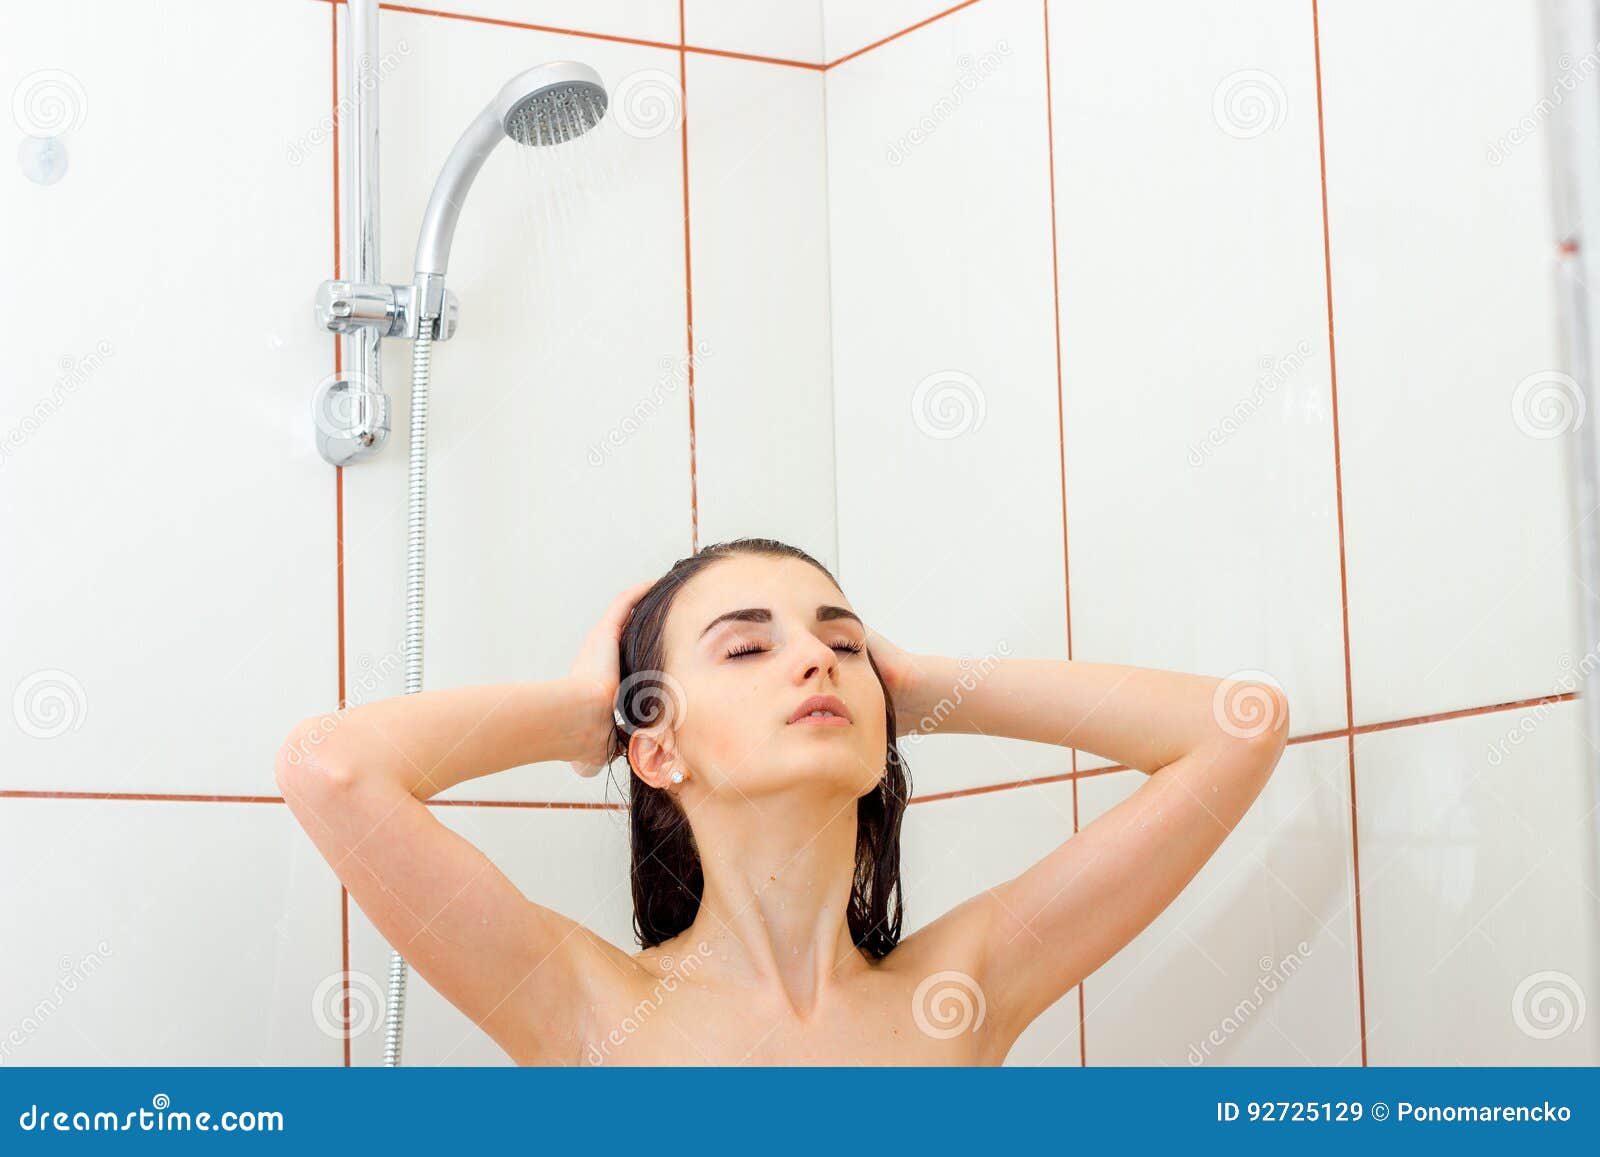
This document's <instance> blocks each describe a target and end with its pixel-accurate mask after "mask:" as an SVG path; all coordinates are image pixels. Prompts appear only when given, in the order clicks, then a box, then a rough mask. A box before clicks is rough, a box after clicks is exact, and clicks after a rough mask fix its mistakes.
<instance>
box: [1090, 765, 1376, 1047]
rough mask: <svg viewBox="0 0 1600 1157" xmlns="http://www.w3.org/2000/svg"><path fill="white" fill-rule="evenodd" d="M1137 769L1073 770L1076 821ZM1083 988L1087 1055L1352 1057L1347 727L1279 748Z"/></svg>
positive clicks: (1097, 811)
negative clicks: (1181, 884) (1185, 871)
mask: <svg viewBox="0 0 1600 1157" xmlns="http://www.w3.org/2000/svg"><path fill="white" fill-rule="evenodd" d="M1146 782H1148V780H1147V778H1146V777H1145V776H1144V775H1143V773H1141V772H1137V771H1116V772H1109V773H1106V774H1103V775H1093V776H1088V777H1086V778H1083V779H1081V780H1080V781H1079V783H1078V822H1079V825H1080V827H1087V826H1088V825H1089V824H1091V823H1092V822H1094V821H1095V820H1096V819H1098V818H1099V817H1100V816H1102V815H1104V814H1105V813H1106V812H1107V811H1109V810H1110V809H1111V808H1112V807H1114V806H1115V805H1116V804H1118V803H1120V802H1121V801H1122V800H1123V799H1126V798H1127V797H1128V796H1129V795H1131V794H1132V793H1133V792H1134V791H1136V790H1137V789H1138V788H1140V787H1142V786H1143V785H1144V784H1145V783H1146ZM1083 992H1084V1036H1085V1038H1086V1042H1087V1054H1088V1061H1089V1063H1090V1064H1092V1065H1359V1064H1360V1063H1361V1026H1360V1021H1359V1017H1358V1015H1357V977H1356V934H1355V889H1354V879H1353V865H1352V856H1351V842H1350V760H1349V756H1348V753H1347V750H1346V744H1345V740H1344V739H1342V738H1340V739H1331V740H1323V741H1320V742H1316V743H1306V744H1295V745H1294V746H1292V747H1289V748H1286V749H1285V751H1284V754H1283V758H1282V759H1281V760H1280V761H1279V763H1278V768H1277V770H1276V771H1275V772H1274V773H1273V776H1272V778H1271V779H1270V780H1268V781H1267V786H1266V788H1265V789H1264V790H1263V791H1262V793H1261V795H1260V796H1259V797H1258V798H1257V799H1256V802H1255V803H1254V804H1253V805H1252V806H1251V808H1250V810H1249V811H1248V812H1247V813H1246V814H1245V817H1244V819H1243V820H1241V821H1240V823H1239V825H1238V827H1236V828H1235V829H1234V830H1233V831H1232V832H1231V833H1230V834H1229V835H1228V837H1227V839H1226V840H1225V841H1224V842H1223V844H1222V847H1221V848H1220V849H1219V850H1218V851H1217V853H1216V854H1215V855H1214V856H1212V858H1211V859H1210V860H1209V861H1207V863H1206V865H1205V866H1204V867H1203V868H1201V869H1200V871H1199V873H1198V874H1197V875H1196V876H1195V878H1194V879H1193V880H1192V881H1190V883H1189V886H1188V887H1187V888H1185V889H1184V891H1183V892H1182V894H1180V895H1179V897H1178V899H1177V900H1175V901H1174V902H1173V903H1172V905H1171V906H1170V907H1169V908H1167V910H1166V911H1165V912H1163V913H1161V915H1159V916H1157V917H1156V919H1155V920H1154V921H1153V922H1152V923H1151V924H1150V926H1149V927H1148V928H1146V929H1145V930H1144V931H1143V932H1142V933H1140V934H1139V935H1138V936H1137V937H1135V938H1134V939H1133V940H1132V941H1131V942H1130V943H1129V944H1128V946H1127V947H1126V948H1124V949H1123V950H1122V951H1121V952H1119V953H1118V954H1117V955H1116V956H1113V957H1112V958H1111V959H1110V960H1108V961H1107V962H1106V963H1105V964H1103V965H1101V966H1100V967H1099V968H1098V969H1096V970H1095V971H1094V972H1093V973H1092V974H1090V975H1089V976H1088V977H1087V978H1086V979H1085V980H1084V982H1083Z"/></svg>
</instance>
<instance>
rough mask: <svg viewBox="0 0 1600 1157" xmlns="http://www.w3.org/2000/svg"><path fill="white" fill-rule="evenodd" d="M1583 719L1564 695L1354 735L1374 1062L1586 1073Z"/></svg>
mask: <svg viewBox="0 0 1600 1157" xmlns="http://www.w3.org/2000/svg"><path fill="white" fill-rule="evenodd" d="M1582 716H1583V708H1582V706H1581V704H1579V703H1578V702H1576V701H1571V700H1569V701H1567V702H1564V703H1558V704H1555V705H1553V706H1552V705H1543V706H1540V707H1535V708H1531V709H1526V710H1520V711H1494V712H1486V713H1484V714H1480V715H1472V716H1467V717H1465V718H1461V719H1452V720H1447V721H1445V722H1441V723H1426V724H1422V725H1420V726H1415V727H1401V728H1394V729H1392V730H1388V731H1378V732H1372V733H1370V734H1366V735H1363V736H1360V737H1359V740H1358V742H1357V746H1356V800H1357V802H1358V805H1359V806H1358V811H1359V813H1360V842H1361V922H1362V932H1363V939H1364V955H1365V958H1366V991H1367V1045H1368V1059H1369V1061H1370V1063H1372V1064H1375V1065H1507V1064H1514V1065H1564V1064H1584V1065H1593V1064H1596V1063H1600V1047H1597V1045H1596V1037H1595V1033H1594V1016H1595V1015H1596V1009H1595V1008H1594V1004H1595V1001H1596V999H1597V998H1600V918H1597V916H1596V912H1597V909H1600V886H1597V883H1596V866H1597V863H1600V861H1597V856H1596V842H1595V841H1596V826H1595V825H1596V813H1595V794H1594V792H1595V789H1594V766H1595V752H1594V750H1593V749H1592V748H1591V746H1590V745H1589V743H1588V741H1587V740H1586V739H1585V738H1584V736H1583V733H1582V726H1583V720H1582Z"/></svg>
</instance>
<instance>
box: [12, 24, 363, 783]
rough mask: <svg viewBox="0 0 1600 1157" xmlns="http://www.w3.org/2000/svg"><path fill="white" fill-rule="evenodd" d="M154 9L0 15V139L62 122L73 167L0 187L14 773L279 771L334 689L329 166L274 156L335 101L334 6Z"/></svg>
mask: <svg viewBox="0 0 1600 1157" xmlns="http://www.w3.org/2000/svg"><path fill="white" fill-rule="evenodd" d="M162 16H163V18H162V20H161V21H160V22H159V25H158V24H155V23H152V20H151V13H150V11H149V10H148V9H146V8H144V7H141V6H137V5H135V6H125V5H112V6H109V7H108V6H105V5H100V4H84V3H63V4H55V5H47V6H39V7H18V6H8V7H7V8H6V10H5V12H4V14H3V15H0V87H3V88H4V90H5V91H6V92H9V93H13V94H15V95H16V96H17V98H18V103H19V104H22V103H25V104H26V108H27V111H24V112H21V113H17V112H16V111H15V110H14V118H15V119H14V123H13V121H12V120H8V122H7V128H8V129H11V130H12V131H11V132H9V133H8V134H7V135H6V137H5V150H6V155H7V156H8V157H11V158H16V157H17V155H18V149H19V146H20V144H21V142H22V138H23V130H24V129H32V130H34V131H35V132H36V133H43V132H50V131H55V130H59V129H65V130H66V132H65V135H63V136H60V137H58V138H56V140H57V143H58V145H59V147H61V148H63V149H64V150H65V155H66V157H67V165H68V167H67V170H66V172H65V174H64V175H63V176H62V177H61V179H60V180H59V181H57V182H56V183H54V184H36V183H34V182H33V181H31V180H29V179H27V178H26V177H25V176H24V175H23V174H22V173H21V172H19V171H17V170H15V169H13V170H12V171H10V173H9V174H8V179H7V180H6V181H4V182H3V191H0V213H3V216H4V220H5V225H4V235H5V252H6V257H7V262H8V264H9V266H10V268H11V269H12V270H13V271H14V272H15V273H16V274H17V275H16V276H12V277H8V278H6V279H5V282H4V285H3V286H0V308H4V310H5V311H6V313H7V315H8V316H10V317H12V318H14V319H17V324H15V325H14V326H13V329H14V331H15V336H14V339H13V342H12V353H11V362H12V364H11V367H10V370H9V371H8V372H7V373H6V374H5V375H3V376H0V440H3V445H4V455H3V458H0V475H3V478H4V482H3V484H0V538H3V539H4V541H5V543H6V548H5V550H4V558H5V564H4V565H0V604H4V605H5V606H6V607H7V608H9V610H8V613H7V614H6V615H5V616H4V620H5V626H4V636H3V638H0V656H3V658H0V693H3V695H4V697H5V700H6V702H8V703H14V704H16V707H15V709H14V710H13V711H12V712H11V713H10V715H9V717H8V718H6V719H5V721H4V726H3V727H0V768H3V771H0V786H3V787H8V788H16V787H25V788H43V789H57V790H61V789H77V790H130V789H133V790H139V791H190V792H221V793H235V792H241V793H272V791H273V788H272V752H273V750H274V749H275V748H276V746H277V744H278V742H279V741H280V740H281V739H282V736H283V732H284V730H285V727H286V724H287V723H288V722H292V721H293V720H294V719H297V718H299V717H302V716H304V715H307V714H309V713H310V712H312V711H314V710H318V709H320V708H322V707H325V706H328V705H331V704H332V703H333V702H334V700H335V697H336V693H337V691H336V688H337V658H336V645H337V640H336V634H335V613H336V601H335V547H334V479H333V475H332V473H331V471H329V470H328V469H327V468H326V467H324V466H323V464H322V462H321V461H320V459H318V457H317V454H316V451H315V449H314V446H313V440H312V432H311V418H310V398H311V395H312V390H313V388H314V387H315V385H316V383H317V381H318V380H319V379H320V378H321V377H322V376H323V375H324V374H326V373H327V372H328V370H329V369H330V368H331V366H330V365H329V364H328V359H329V356H330V351H331V343H330V341H329V340H328V339H327V338H326V337H325V336H321V335H319V334H318V332H317V330H316V329H315V327H314V326H313V325H312V324H311V321H310V302H311V296H312V293H313V291H314V289H315V287H316V284H317V282H318V281H319V280H320V279H321V278H323V277H326V276H328V273H329V272H330V270H328V269H327V267H326V266H327V263H328V259H329V250H330V241H331V234H330V232H329V229H330V225H331V221H332V187H331V179H330V178H331V173H330V171H329V170H328V169H327V168H326V167H325V166H321V165H318V164H315V163H302V164H295V163H294V162H293V160H292V157H293V150H294V147H295V144H296V142H298V141H301V140H303V139H304V138H306V137H307V135H308V134H312V133H315V132H316V131H317V128H318V122H319V118H321V117H322V116H324V115H325V114H326V112H327V109H328V104H329V99H328V73H329V56H328V43H329V35H330V33H329V26H328V16H327V10H326V9H324V8H323V7H322V6H321V5H313V4H304V3H299V4H294V3H291V4H283V3H277V2H276V0H259V2H253V3H241V4H236V5H230V6H229V7H228V8H227V9H226V15H224V16H219V10H218V9H217V8H216V7H215V6H214V5H210V4H206V3H201V2H199V0H180V2H179V3H176V4H174V5H171V6H170V7H168V8H166V9H164V10H163V13H162ZM240 35H248V36H249V38H250V42H251V45H252V49H253V51H252V52H250V53H248V54H243V55H241V54H240V53H238V52H237V51H234V49H235V47H236V44H237V40H238V38H239V36H240ZM153 56H159V57H161V58H163V59H166V60H182V61H183V62H184V66H183V67H182V68H166V67H152V65H151V58H152V57H153ZM41 73H45V74H46V75H41ZM222 96H225V97H227V98H228V99H219V97H222ZM56 99H59V100H60V101H62V102H64V103H62V104H57V105H55V106H54V110H53V111H52V101H53V100H56ZM54 115H59V116H60V117H61V120H59V121H52V119H51V118H52V116H54ZM245 303H248V305H247V304H245ZM18 431H20V432H21V433H22V437H21V439H20V442H19V441H17V440H16V439H14V438H13V437H12V434H13V433H15V432H18Z"/></svg>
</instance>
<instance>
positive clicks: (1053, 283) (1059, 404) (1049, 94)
mask: <svg viewBox="0 0 1600 1157" xmlns="http://www.w3.org/2000/svg"><path fill="white" fill-rule="evenodd" d="M1039 7H1040V9H1041V10H1042V11H1043V13H1044V142H1045V165H1046V167H1047V169H1048V173H1049V177H1050V296H1051V300H1052V301H1053V302H1054V303H1055V323H1056V440H1057V442H1058V443H1059V445H1060V451H1061V459H1060V461H1061V587H1062V591H1063V593H1064V595H1065V603H1066V618H1067V659H1068V660H1069V661H1070V660H1071V659H1072V554H1071V551H1070V549H1069V548H1068V539H1067V419H1066V398H1065V387H1064V386H1063V384H1062V382H1063V378H1062V374H1061V261H1060V249H1059V246H1058V244H1057V239H1056V117H1055V95H1054V92H1055V90H1054V89H1053V88H1052V86H1051V78H1050V3H1049V0H1039ZM1069 756H1070V760H1071V766H1072V834H1073V835H1077V834H1078V752H1077V749H1076V748H1072V749H1070V751H1069ZM1084 1019H1085V1017H1084V1006H1083V981H1081V980H1080V981H1079V982H1078V1064H1079V1066H1080V1067H1087V1066H1088V1064H1089V1046H1088V1043H1087V1038H1086V1036H1085V1033H1084Z"/></svg>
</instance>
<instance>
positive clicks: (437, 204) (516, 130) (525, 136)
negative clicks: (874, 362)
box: [416, 60, 606, 277]
mask: <svg viewBox="0 0 1600 1157" xmlns="http://www.w3.org/2000/svg"><path fill="white" fill-rule="evenodd" d="M605 112H606V90H605V86H604V85H603V84H602V83H601V81H600V74H599V73H598V72H596V71H595V70H594V69H592V68H590V67H589V66H588V65H586V64H579V63H578V62H577V61H573V60H556V61H551V62H550V63H549V64H541V65H539V66H538V67H536V68H530V69H528V71H526V72H522V73H518V74H517V75H516V76H514V77H512V78H511V80H510V81H508V82H507V83H506V85H505V87H504V88H502V89H501V90H500V91H499V92H498V93H497V94H496V95H495V98H494V99H493V100H492V101H490V102H489V103H488V105H486V106H485V107H484V110H483V111H482V112H480V113H479V114H478V116H477V118H476V119H474V120H473V122H472V123H471V124H470V125H468V126H467V131H466V132H464V133H462V134H461V139H460V140H458V141H457V142H456V146H455V148H454V149H452V150H450V156H449V157H448V158H447V159H446V160H445V163H444V168H443V169H442V170H441V171H440V173H439V179H438V181H436V182H435V183H434V186H433V195H432V196H431V197H429V198H428V208H427V210H426V211H425V212H424V213H423V215H422V234H421V236H420V237H419V238H418V240H417V264H416V273H417V276H419V277H420V276H422V275H423V274H429V273H432V274H439V275H443V273H444V271H445V266H446V265H447V264H449V261H450V242H451V240H452V239H453V238H454V237H455V231H456V221H457V219H458V218H459V217H460V216H461V205H462V202H463V201H465V200H466V197H467V190H468V189H470V188H471V187H472V180H473V178H474V177H476V176H477V175H478V170H479V169H481V168H482V167H483V162H484V161H485V160H487V159H488V157H489V154H490V153H491V152H493V151H494V147H495V146H496V145H498V144H499V143H500V142H501V141H502V140H504V139H505V138H506V137H510V138H511V139H512V140H514V141H516V142H517V143H518V144H521V145H535V146H543V145H559V144H561V143H563V142H564V141H570V140H572V139H573V138H575V137H578V136H581V135H583V134H584V133H586V132H588V131H589V130H590V129H592V128H594V126H595V125H597V124H599V123H600V118H601V117H603V116H605Z"/></svg>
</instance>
